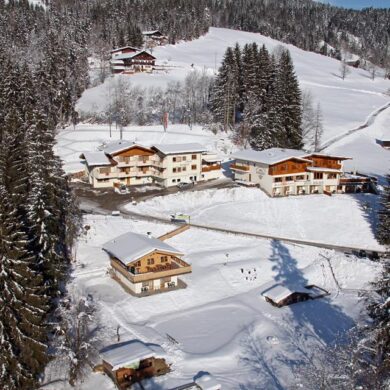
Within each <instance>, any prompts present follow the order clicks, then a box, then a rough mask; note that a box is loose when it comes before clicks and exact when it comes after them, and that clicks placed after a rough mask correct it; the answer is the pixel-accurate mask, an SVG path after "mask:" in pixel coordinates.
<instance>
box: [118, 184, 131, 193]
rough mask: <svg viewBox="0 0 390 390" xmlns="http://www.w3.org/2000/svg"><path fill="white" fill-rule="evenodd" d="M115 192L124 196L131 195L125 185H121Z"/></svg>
mask: <svg viewBox="0 0 390 390" xmlns="http://www.w3.org/2000/svg"><path fill="white" fill-rule="evenodd" d="M115 192H117V193H118V194H121V195H124V194H128V193H129V189H128V188H127V187H126V186H125V185H124V184H120V185H119V187H115Z"/></svg>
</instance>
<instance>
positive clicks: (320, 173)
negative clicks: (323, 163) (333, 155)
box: [314, 172, 324, 180]
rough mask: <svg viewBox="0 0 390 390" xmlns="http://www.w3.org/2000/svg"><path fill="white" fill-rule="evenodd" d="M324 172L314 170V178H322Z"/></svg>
mask: <svg viewBox="0 0 390 390" xmlns="http://www.w3.org/2000/svg"><path fill="white" fill-rule="evenodd" d="M323 176H324V174H323V173H322V172H314V179H315V180H321V179H322V178H323Z"/></svg>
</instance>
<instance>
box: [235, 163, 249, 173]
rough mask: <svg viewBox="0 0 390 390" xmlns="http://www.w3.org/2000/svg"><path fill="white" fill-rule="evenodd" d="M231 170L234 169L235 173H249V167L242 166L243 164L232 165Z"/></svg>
mask: <svg viewBox="0 0 390 390" xmlns="http://www.w3.org/2000/svg"><path fill="white" fill-rule="evenodd" d="M230 169H233V170H234V171H245V172H247V171H249V165H242V164H230Z"/></svg>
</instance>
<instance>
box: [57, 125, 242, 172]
mask: <svg viewBox="0 0 390 390" xmlns="http://www.w3.org/2000/svg"><path fill="white" fill-rule="evenodd" d="M119 139H120V134H119V130H116V129H115V126H112V134H111V137H110V132H109V127H108V125H90V124H80V125H78V126H77V127H76V129H75V130H74V129H73V126H70V127H68V128H66V129H65V130H61V131H60V132H59V133H58V134H57V138H56V141H57V142H56V146H55V151H56V153H57V154H58V155H59V156H60V157H61V159H62V160H63V162H64V169H65V171H66V172H75V171H79V170H81V169H83V168H84V165H83V164H81V162H80V154H81V153H82V152H85V151H96V148H97V147H98V146H100V145H102V143H103V142H106V143H108V142H110V141H113V140H119ZM123 139H125V140H130V141H134V142H139V143H141V144H143V145H152V144H159V143H187V142H198V143H200V144H202V145H203V146H205V147H206V148H207V149H208V150H213V151H215V150H217V151H218V152H219V153H220V154H221V155H229V154H230V153H231V152H232V151H234V150H235V148H234V146H233V145H232V142H231V140H230V139H229V137H228V135H227V134H225V133H219V134H217V135H214V134H213V133H212V132H211V131H206V130H204V129H202V127H201V126H193V127H192V129H190V128H189V127H188V126H187V125H170V126H169V127H168V130H167V131H166V132H164V129H163V127H162V126H128V127H125V128H124V130H123Z"/></svg>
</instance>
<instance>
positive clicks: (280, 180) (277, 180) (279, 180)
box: [274, 177, 282, 183]
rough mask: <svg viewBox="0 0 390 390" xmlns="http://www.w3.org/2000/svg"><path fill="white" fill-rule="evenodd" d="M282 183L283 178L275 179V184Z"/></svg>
mask: <svg viewBox="0 0 390 390" xmlns="http://www.w3.org/2000/svg"><path fill="white" fill-rule="evenodd" d="M281 182H282V178H281V177H275V179H274V183H281Z"/></svg>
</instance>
